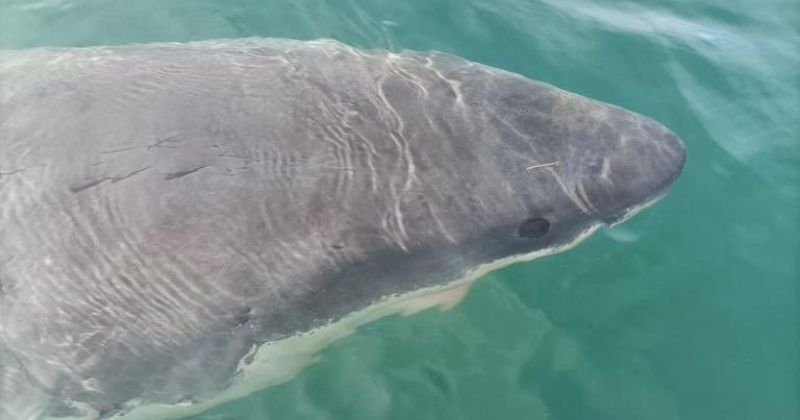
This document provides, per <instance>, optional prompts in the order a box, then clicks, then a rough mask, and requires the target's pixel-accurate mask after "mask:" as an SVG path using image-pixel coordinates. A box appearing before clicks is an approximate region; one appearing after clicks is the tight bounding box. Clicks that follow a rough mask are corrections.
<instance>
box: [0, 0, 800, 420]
mask: <svg viewBox="0 0 800 420" xmlns="http://www.w3.org/2000/svg"><path fill="white" fill-rule="evenodd" d="M246 36H268V37H287V38H295V39H314V38H321V37H326V38H335V39H338V40H340V41H343V42H346V43H349V44H352V45H355V46H359V47H364V48H370V47H382V48H389V49H394V50H399V49H404V48H410V49H419V50H430V49H436V50H441V51H446V52H450V53H453V54H456V55H460V56H463V57H466V58H469V59H472V60H475V61H479V62H482V63H486V64H490V65H493V66H496V67H500V68H503V69H507V70H511V71H515V72H518V73H521V74H524V75H526V76H529V77H531V78H534V79H538V80H542V81H545V82H549V83H552V84H554V85H557V86H559V87H562V88H564V89H567V90H571V91H574V92H578V93H581V94H583V95H586V96H589V97H593V98H597V99H600V100H604V101H607V102H611V103H614V104H617V105H620V106H623V107H625V108H628V109H632V110H635V111H638V112H640V113H643V114H646V115H648V116H651V117H654V118H656V119H658V120H659V121H661V122H663V123H664V124H666V125H667V126H669V127H670V128H671V129H673V130H674V131H675V132H676V133H678V134H679V135H680V136H681V137H682V138H683V139H684V141H685V142H686V145H687V149H688V162H687V166H686V168H685V171H684V174H683V176H682V177H681V179H680V180H679V181H678V182H677V183H676V184H675V186H674V187H673V188H672V190H671V192H670V194H669V195H668V196H667V197H666V198H665V199H664V200H662V201H661V202H660V203H658V204H657V205H655V206H654V207H652V208H651V209H648V210H647V211H645V212H644V213H642V214H641V215H639V216H637V217H636V218H634V219H633V220H631V221H629V222H628V223H626V224H624V225H621V226H619V227H617V228H614V229H611V230H603V231H600V232H599V233H598V234H596V235H595V236H594V237H592V238H591V239H589V240H588V241H587V242H585V243H584V244H583V245H581V246H579V247H578V248H576V249H574V250H572V251H569V252H567V253H564V254H560V255H556V256H552V257H548V258H545V259H542V260H538V261H534V262H530V263H525V264H520V265H516V266H512V267H509V268H507V269H504V270H501V271H499V272H495V273H492V274H490V275H488V276H487V277H486V278H484V279H482V280H481V281H479V282H478V283H477V284H476V286H475V287H474V288H473V290H472V291H471V293H470V294H469V296H468V297H467V298H466V300H465V301H464V302H463V303H462V304H461V305H459V306H457V307H456V308H454V309H452V310H449V311H446V312H440V311H435V310H432V311H427V312H423V313H421V314H418V315H415V316H411V317H399V316H394V317H389V318H385V319H383V320H380V321H378V322H376V323H373V324H370V325H368V326H366V327H364V328H362V329H361V330H359V331H358V332H357V333H356V334H354V335H352V336H349V337H347V338H345V339H342V340H340V341H338V342H336V343H335V344H334V345H332V346H331V347H330V348H328V349H327V350H325V351H323V352H322V353H320V355H319V361H318V362H317V363H316V364H314V365H313V366H311V367H309V368H307V369H306V370H304V371H303V372H301V373H300V374H299V375H298V376H297V377H296V378H294V379H293V380H291V381H289V382H287V383H284V384H282V385H279V386H276V387H273V388H270V389H267V390H264V391H262V392H259V393H257V394H255V395H252V396H250V397H247V398H245V399H242V400H239V401H234V402H231V403H228V404H225V405H222V406H219V407H216V408H214V409H213V410H211V411H209V412H207V413H204V414H202V415H198V416H196V417H193V418H192V419H193V420H233V419H247V420H263V419H277V420H293V419H321V420H333V419H342V420H357V419H365V420H366V419H397V420H404V419H476V420H478V419H481V420H482V419H532V420H538V419H542V420H545V419H546V420H627V419H631V420H634V419H636V420H639V419H643V420H651V419H652V420H662V419H663V420H667V419H669V420H716V419H720V420H723V419H724V420H761V419H764V420H783V419H786V420H789V419H798V418H800V336H799V334H800V286H798V284H799V283H800V268H799V267H798V266H799V265H800V2H798V1H797V0H768V1H752V0H751V1H745V0H727V1H696V0H641V1H625V0H541V1H533V0H482V1H478V0H401V1H398V0H341V1H334V0H329V1H324V0H291V1H290V0H286V1H267V0H261V1H257V0H227V1H223V0H216V1H208V0H169V1H164V0H161V1H158V0H138V1H111V0H106V1H102V0H42V1H35V0H25V1H23V0H0V48H24V47H33V46H56V45H58V46H66V45H69V46H85V45H101V44H121V43H132V42H149V41H188V40H201V39H210V38H223V37H226V38H230V37H246ZM1 152H2V151H0V153H1Z"/></svg>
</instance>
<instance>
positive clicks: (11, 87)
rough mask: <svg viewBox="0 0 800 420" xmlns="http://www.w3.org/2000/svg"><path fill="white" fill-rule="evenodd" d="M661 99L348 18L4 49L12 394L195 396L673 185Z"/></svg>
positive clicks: (11, 405) (3, 318)
mask: <svg viewBox="0 0 800 420" xmlns="http://www.w3.org/2000/svg"><path fill="white" fill-rule="evenodd" d="M683 161H684V150H683V146H682V144H681V142H680V141H679V140H678V139H677V138H676V137H675V136H674V135H673V134H672V133H671V132H669V131H668V130H667V129H666V128H664V127H663V126H661V125H659V124H658V123H656V122H654V121H652V120H650V119H648V118H645V117H642V116H640V115H637V114H634V113H631V112H628V111H625V110H622V109H620V108H616V107H613V106H610V105H606V104H602V103H599V102H596V101H592V100H589V99H586V98H583V97H580V96H578V95H574V94H570V93H567V92H564V91H562V90H559V89H556V88H554V87H552V86H549V85H545V84H542V83H537V82H534V81H531V80H528V79H525V78H523V77H521V76H519V75H515V74H512V73H508V72H505V71H501V70H498V69H494V68H490V67H487V66H483V65H480V64H476V63H472V62H469V61H465V60H463V59H460V58H457V57H453V56H450V55H446V54H442V53H435V52H433V53H418V52H408V51H406V52H401V53H390V52H387V51H382V50H370V51H364V50H357V49H354V48H351V47H348V46H346V45H343V44H340V43H337V42H334V41H314V42H299V41H288V40H274V39H273V40H269V39H256V40H236V41H207V42H198V43H190V44H150V45H135V46H119V47H98V48H78V49H37V50H28V51H2V52H0V203H1V204H0V229H1V230H0V417H2V418H11V419H17V418H20V419H29V418H30V419H37V418H58V419H67V418H81V419H92V418H121V419H133V418H137V419H145V418H148V419H152V418H170V417H179V416H183V415H187V414H192V413H195V412H198V411H201V410H203V409H205V408H207V407H209V406H212V405H214V404H218V403H220V402H223V401H226V400H230V399H233V398H237V397H240V396H243V395H246V394H247V393H250V392H253V391H255V390H258V389H260V388H263V387H265V386H268V385H270V384H274V383H277V382H280V381H282V380H285V379H287V378H289V377H291V375H292V374H293V373H295V372H296V371H297V370H298V369H299V368H301V367H302V366H303V364H304V363H307V362H309V361H310V358H311V356H312V354H313V352H314V351H316V350H318V349H320V348H322V347H324V346H325V345H326V344H327V343H329V342H331V341H333V340H335V339H336V338H338V337H340V336H341V335H343V334H345V333H346V332H347V331H351V330H352V329H353V328H355V327H357V326H358V325H361V324H363V323H365V322H368V321H370V320H373V319H376V318H378V317H380V316H383V315H386V314H389V313H396V312H412V311H415V310H419V309H424V308H427V307H431V306H436V305H446V304H452V303H453V302H455V301H457V299H458V298H459V297H460V296H461V295H463V292H464V290H465V288H464V287H465V286H466V285H468V284H469V281H471V280H473V279H475V278H477V277H478V276H480V275H481V274H482V273H484V272H486V271H488V270H491V269H493V268H496V267H499V266H502V265H506V264H508V263H511V262H513V261H517V260H524V259H531V258H535V257H537V256H542V255H547V254H550V253H553V252H557V251H559V250H562V249H566V248H568V247H570V246H572V245H574V244H576V243H577V242H579V241H580V239H582V238H583V237H585V236H586V235H587V234H588V233H591V232H592V231H594V230H595V229H596V228H597V227H598V226H601V225H603V224H610V223H615V222H618V221H619V220H621V219H623V218H625V217H626V216H627V215H629V214H630V213H631V212H632V211H633V210H635V209H637V208H640V207H642V206H644V205H646V204H648V203H650V202H652V201H654V200H655V199H657V198H658V197H660V196H661V195H663V193H664V192H665V191H666V189H667V187H668V186H669V185H670V184H671V183H672V181H673V180H674V179H675V178H676V177H677V176H678V174H679V172H680V169H681V167H682V165H683Z"/></svg>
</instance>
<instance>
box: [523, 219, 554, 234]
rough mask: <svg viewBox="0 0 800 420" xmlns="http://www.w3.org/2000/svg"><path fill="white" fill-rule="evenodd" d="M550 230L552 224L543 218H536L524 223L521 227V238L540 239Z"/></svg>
mask: <svg viewBox="0 0 800 420" xmlns="http://www.w3.org/2000/svg"><path fill="white" fill-rule="evenodd" d="M549 230H550V222H548V221H547V219H543V218H541V217H535V218H532V219H528V220H526V221H524V222H522V224H521V225H519V230H518V231H517V233H519V236H520V237H521V238H540V237H542V236H544V235H545V234H546V233H547V232H548V231H549Z"/></svg>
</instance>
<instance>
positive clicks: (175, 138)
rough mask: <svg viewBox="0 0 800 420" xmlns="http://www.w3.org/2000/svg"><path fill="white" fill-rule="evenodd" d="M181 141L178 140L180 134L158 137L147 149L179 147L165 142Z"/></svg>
mask: <svg viewBox="0 0 800 420" xmlns="http://www.w3.org/2000/svg"><path fill="white" fill-rule="evenodd" d="M179 142H180V140H178V135H177V134H173V135H171V136H167V137H164V138H163V139H156V141H155V142H153V143H150V144H148V145H147V150H150V149H153V148H156V147H158V148H162V149H177V147H175V146H170V145H168V144H164V143H179Z"/></svg>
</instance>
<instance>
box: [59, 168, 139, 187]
mask: <svg viewBox="0 0 800 420" xmlns="http://www.w3.org/2000/svg"><path fill="white" fill-rule="evenodd" d="M150 168H151V166H145V167H144V168H141V169H137V170H135V171H133V172H129V173H127V174H125V175H120V176H110V177H109V176H107V177H104V178H100V179H96V180H93V181H89V182H87V183H85V184H80V185H74V186H72V187H69V190H70V191H72V192H74V193H78V192H81V191H85V190H88V189H89V188H92V187H96V186H98V185H100V184H102V183H104V182H106V181H111V183H112V184H116V183H117V182H120V181H123V180H126V179H128V178H130V177H132V176H134V175H138V174H140V173H142V172H144V171H146V170H148V169H150Z"/></svg>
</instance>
